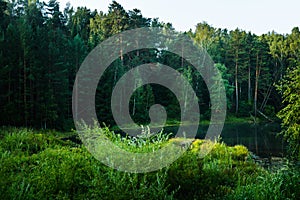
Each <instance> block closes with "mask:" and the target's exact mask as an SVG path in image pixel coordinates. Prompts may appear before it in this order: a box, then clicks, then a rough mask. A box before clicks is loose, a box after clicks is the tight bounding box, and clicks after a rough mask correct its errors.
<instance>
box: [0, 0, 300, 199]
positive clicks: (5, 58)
mask: <svg viewBox="0 0 300 200" xmlns="http://www.w3.org/2000/svg"><path fill="white" fill-rule="evenodd" d="M158 17H159V16H158ZM141 27H158V28H161V29H162V30H172V31H174V32H176V30H175V29H174V28H173V27H172V24H171V23H169V22H162V21H160V20H159V18H153V19H152V18H147V17H145V16H143V15H142V11H140V10H138V9H133V10H128V11H127V10H125V9H124V8H123V7H122V5H120V4H119V3H117V2H116V1H112V3H111V4H110V5H109V8H108V10H105V11H97V10H90V9H88V8H86V7H78V8H74V7H72V5H71V4H67V6H66V7H65V8H64V9H63V10H62V9H60V4H59V2H58V1H56V0H50V1H49V2H41V1H38V0H28V1H27V0H10V1H6V0H0V126H2V127H1V128H0V152H1V154H0V177H1V178H0V197H2V198H1V199H128V198H129V199H269V198H270V197H272V199H297V196H298V198H299V196H300V193H299V191H300V188H299V187H300V186H299V185H300V184H299V180H300V179H299V177H300V173H299V159H300V134H299V133H300V30H299V27H295V28H293V29H292V30H291V31H290V33H288V34H278V33H276V32H274V31H272V30H270V32H268V33H265V34H262V35H255V34H253V33H251V32H246V31H244V30H241V29H239V28H237V29H235V30H227V29H221V28H218V27H213V26H211V25H210V24H209V22H205V21H203V22H199V23H198V24H196V29H195V30H194V31H193V30H186V32H184V33H182V34H185V35H186V36H188V37H190V38H191V39H192V40H193V41H194V44H195V45H197V46H198V47H199V48H202V49H204V50H206V51H207V52H208V54H209V55H210V56H211V58H212V60H213V61H214V63H215V66H216V67H217V68H218V69H219V71H220V72H221V75H222V78H223V83H224V86H225V90H226V98H227V120H228V121H232V122H240V121H242V122H246V123H253V124H257V123H267V122H276V123H280V124H281V128H282V131H281V132H280V133H276V134H278V135H281V136H282V137H283V140H284V141H286V142H287V151H288V155H287V156H286V157H285V158H281V159H280V165H279V166H276V167H274V166H267V167H266V166H262V164H261V163H257V160H255V158H256V155H254V154H253V153H252V152H250V151H249V150H248V149H247V148H246V147H244V146H242V145H236V146H227V145H226V144H224V143H223V142H220V141H218V143H216V144H215V146H214V147H213V150H212V152H211V153H210V154H209V155H208V156H206V157H205V158H200V157H199V151H200V147H199V146H201V144H202V143H203V141H202V140H199V139H196V140H195V141H194V142H193V144H192V145H191V147H190V149H189V150H188V151H187V152H186V154H184V156H182V157H181V158H180V159H178V160H177V161H176V162H175V163H173V164H172V165H170V166H169V167H167V168H164V169H162V170H159V171H157V172H151V173H148V174H130V173H124V172H119V171H116V170H114V169H110V168H109V167H107V166H104V165H103V164H101V163H100V162H98V161H97V160H96V159H95V158H93V156H92V155H90V154H89V152H88V150H87V149H86V147H84V146H83V145H82V144H81V142H80V141H77V140H79V139H78V138H77V137H76V138H75V136H74V135H75V131H73V129H74V122H73V115H72V92H73V87H74V82H75V77H76V73H77V71H78V69H79V68H80V66H81V64H82V62H83V61H84V59H85V58H86V56H87V55H88V54H89V53H90V52H91V51H92V50H93V49H94V48H95V47H96V46H97V45H98V44H100V43H101V42H102V41H104V40H106V39H107V38H109V37H111V36H113V35H115V34H118V33H121V32H123V31H125V30H131V29H135V28H141ZM145 63H161V64H164V65H167V66H172V68H174V69H175V70H177V71H178V72H180V73H182V74H183V75H184V77H185V78H186V80H188V82H189V83H190V84H191V86H192V88H193V89H194V91H195V93H196V95H197V97H198V104H199V107H200V110H201V116H200V118H201V120H203V121H208V120H209V119H210V116H211V114H210V111H211V110H210V97H209V92H208V89H207V86H206V84H205V82H204V81H203V79H202V77H201V75H200V74H199V73H197V72H196V70H195V69H193V67H192V66H191V64H190V63H189V62H187V61H186V60H184V59H183V58H181V57H180V56H178V55H175V54H172V53H170V52H168V51H163V50H159V49H141V50H138V51H133V52H129V53H126V54H122V51H120V57H119V58H118V59H117V60H115V61H114V62H113V63H112V64H111V65H110V67H109V68H108V70H106V71H105V74H104V76H103V77H102V78H101V79H100V81H99V83H98V88H97V93H96V99H95V100H96V111H97V114H98V120H99V122H101V123H105V124H106V125H107V126H108V127H110V128H111V127H113V128H115V126H116V124H115V122H114V118H113V116H112V111H111V109H110V108H111V107H110V104H111V94H112V91H113V89H114V86H115V85H116V83H117V82H118V80H119V79H120V78H121V77H122V76H123V75H124V74H125V73H126V72H127V71H129V70H130V69H132V68H134V67H136V66H139V65H141V64H145ZM175 81H176V80H175ZM187 98H189V97H187ZM154 104H161V105H163V106H164V107H165V109H166V112H167V114H168V115H167V123H168V124H178V123H179V121H180V119H181V118H180V114H179V113H180V106H179V104H178V101H177V100H176V97H175V95H174V94H173V93H172V92H171V91H170V90H168V89H167V88H165V87H162V86H160V85H156V84H148V85H145V86H143V87H140V88H138V89H137V90H136V91H135V92H134V93H133V95H132V97H131V99H130V105H129V108H130V109H129V110H130V114H131V117H132V118H133V120H134V121H135V122H136V123H137V124H140V125H147V124H148V123H149V122H150V118H149V108H150V107H151V106H152V105H154ZM187 109H189V107H188V105H187ZM199 123H201V122H199ZM105 134H106V135H107V137H109V138H110V139H111V140H112V141H113V142H114V143H115V144H117V145H121V146H122V145H123V146H125V149H126V148H127V149H128V150H129V151H133V152H135V151H138V152H139V151H141V152H144V151H147V150H145V149H143V148H146V149H147V148H148V149H149V145H150V147H151V148H152V147H153V149H155V148H161V147H163V146H164V144H165V143H169V142H171V143H172V142H175V143H176V142H180V138H168V136H162V135H161V136H158V137H161V138H157V137H156V138H154V139H149V140H148V139H146V140H144V139H141V140H137V141H135V142H136V143H134V142H132V141H131V140H130V138H127V137H124V139H121V138H120V137H119V136H118V134H113V132H111V130H109V129H108V128H106V129H105ZM74 138H75V139H74ZM178 140H179V141H178ZM153 141H155V142H153ZM153 143H154V144H153ZM141 144H142V145H141ZM147 145H148V146H147ZM141 146H142V147H141ZM139 148H141V149H139ZM151 148H150V149H151ZM136 149H137V150H136Z"/></svg>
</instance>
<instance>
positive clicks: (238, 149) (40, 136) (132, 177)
mask: <svg viewBox="0 0 300 200" xmlns="http://www.w3.org/2000/svg"><path fill="white" fill-rule="evenodd" d="M106 134H107V135H108V136H109V137H110V139H111V140H112V141H114V142H115V143H116V144H117V145H120V146H122V147H123V148H125V149H127V150H134V149H136V148H139V145H137V144H145V145H148V146H145V147H147V148H148V149H151V148H160V147H161V146H163V145H164V143H166V142H178V141H179V142H180V139H168V138H167V137H160V138H156V139H155V140H156V143H155V142H154V141H152V142H149V140H146V142H143V143H139V141H136V142H132V140H130V139H129V138H128V139H122V138H120V137H116V136H115V135H114V134H112V133H111V132H109V131H108V130H107V133H106ZM62 135H63V134H62V133H57V132H54V131H52V132H49V131H48V132H40V131H33V130H29V129H17V128H2V129H0V199H297V197H299V196H300V186H299V185H300V184H299V180H300V179H299V178H300V173H299V169H296V168H292V167H290V166H289V165H286V166H284V167H283V168H282V169H280V170H278V171H275V172H270V171H267V170H265V169H263V168H261V167H259V166H257V165H256V164H255V163H254V162H253V160H252V159H251V156H250V153H249V152H248V150H247V149H246V148H245V147H244V146H240V145H238V146H235V147H228V146H226V145H225V144H223V143H217V144H214V146H213V149H212V151H211V152H210V153H209V154H208V155H207V156H206V157H204V158H201V157H200V156H199V149H200V147H201V145H202V144H203V141H201V140H195V141H194V142H193V144H192V145H191V147H190V149H189V150H188V151H187V152H186V153H185V154H184V155H183V156H182V157H180V158H179V159H178V160H177V161H176V162H174V163H173V164H172V165H170V166H169V167H166V168H164V169H161V170H159V171H156V172H151V173H144V174H134V173H125V172H120V171H117V170H114V169H111V168H109V167H107V166H105V165H103V164H101V162H99V161H98V160H96V159H95V158H94V157H93V156H92V155H91V154H90V153H89V152H88V151H87V149H86V148H85V147H84V146H82V145H78V144H75V143H73V142H72V141H68V140H66V141H64V140H61V139H60V138H61V137H62ZM147 141H148V142H147ZM149 145H150V147H151V148H149ZM142 148H144V147H142Z"/></svg>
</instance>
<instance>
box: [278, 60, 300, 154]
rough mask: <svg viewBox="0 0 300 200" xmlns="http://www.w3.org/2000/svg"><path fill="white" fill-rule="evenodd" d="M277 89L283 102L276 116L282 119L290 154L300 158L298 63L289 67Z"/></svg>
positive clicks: (299, 80)
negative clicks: (281, 94) (282, 106)
mask: <svg viewBox="0 0 300 200" xmlns="http://www.w3.org/2000/svg"><path fill="white" fill-rule="evenodd" d="M278 89H279V90H280V91H281V92H282V93H283V104H284V105H285V107H284V108H283V109H282V110H280V112H279V113H278V117H279V118H280V119H282V126H283V128H284V130H283V132H282V133H283V135H284V137H285V138H286V140H287V141H288V142H289V144H290V152H291V154H292V156H294V157H295V158H296V159H298V160H300V121H299V119H300V95H299V91H300V65H298V66H297V67H295V68H293V69H290V70H289V71H288V73H287V75H286V77H285V79H284V80H283V81H282V82H281V83H280V85H279V86H278Z"/></svg>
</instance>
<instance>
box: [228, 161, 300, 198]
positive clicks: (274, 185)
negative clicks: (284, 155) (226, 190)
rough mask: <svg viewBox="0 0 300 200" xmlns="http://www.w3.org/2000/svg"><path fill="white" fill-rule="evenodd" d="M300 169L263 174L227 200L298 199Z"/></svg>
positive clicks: (241, 186) (299, 193) (250, 180)
mask: <svg viewBox="0 0 300 200" xmlns="http://www.w3.org/2000/svg"><path fill="white" fill-rule="evenodd" d="M299 178H300V173H299V169H295V168H290V167H284V168H282V169H280V170H278V171H276V172H273V173H262V174H260V175H259V176H256V177H251V178H249V179H248V180H246V184H245V185H239V186H238V187H237V188H236V189H235V190H234V192H233V193H232V194H230V195H228V196H227V197H226V199H249V200H250V199H251V200H268V199H270V198H272V199H275V200H285V199H297V198H298V197H299V195H300V184H299Z"/></svg>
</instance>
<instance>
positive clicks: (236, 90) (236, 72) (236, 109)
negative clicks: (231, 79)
mask: <svg viewBox="0 0 300 200" xmlns="http://www.w3.org/2000/svg"><path fill="white" fill-rule="evenodd" d="M238 112H239V87H238V62H237V61H236V63H235V114H237V113H238Z"/></svg>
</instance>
